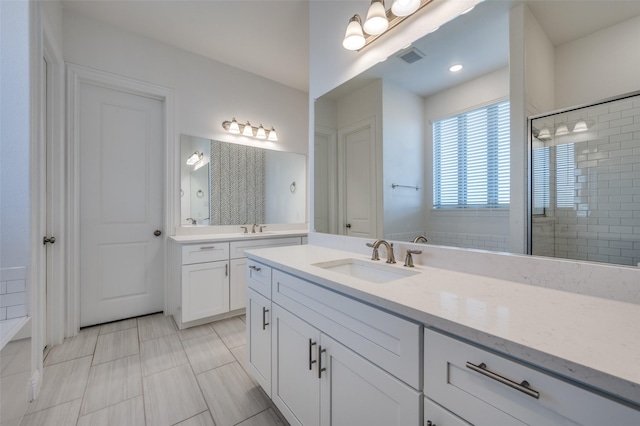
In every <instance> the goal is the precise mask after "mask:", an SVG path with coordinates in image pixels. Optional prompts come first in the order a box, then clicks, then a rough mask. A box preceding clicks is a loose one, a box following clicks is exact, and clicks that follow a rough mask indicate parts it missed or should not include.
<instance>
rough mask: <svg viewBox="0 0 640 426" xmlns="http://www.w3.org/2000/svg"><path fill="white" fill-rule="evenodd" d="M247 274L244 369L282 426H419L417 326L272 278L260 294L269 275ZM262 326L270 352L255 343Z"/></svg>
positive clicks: (281, 276) (261, 268)
mask: <svg viewBox="0 0 640 426" xmlns="http://www.w3.org/2000/svg"><path fill="white" fill-rule="evenodd" d="M249 268H250V269H249V274H250V275H249V279H248V280H249V295H248V303H249V305H250V306H251V307H250V309H248V312H250V313H248V317H247V332H248V346H249V349H248V351H249V358H250V361H249V364H250V366H251V367H250V369H251V370H252V373H253V375H254V377H255V378H256V380H257V381H258V382H259V383H260V384H261V386H262V387H263V388H264V389H265V391H266V392H267V393H268V394H269V395H270V396H271V398H272V400H273V402H274V403H275V404H276V406H277V407H278V408H279V409H280V411H281V412H282V413H283V415H284V416H285V418H286V419H287V420H288V422H289V423H290V424H292V425H305V426H312V425H326V426H328V425H354V424H366V425H381V426H382V425H385V426H389V425H402V426H404V425H419V424H420V418H421V415H420V413H421V407H420V406H421V404H422V393H421V392H419V391H418V390H417V387H418V386H419V385H420V363H419V357H420V347H419V342H420V333H421V327H420V325H419V324H415V323H411V322H409V321H406V320H404V319H401V318H399V317H396V316H394V315H390V314H388V313H386V312H383V311H381V310H378V309H375V308H372V307H370V306H367V305H365V304H363V303H360V302H357V301H354V300H352V299H349V298H348V297H346V296H343V295H340V294H338V293H335V292H332V291H330V290H327V289H326V288H323V287H321V286H319V285H317V284H314V283H310V282H308V281H305V280H302V279H300V278H297V277H294V276H292V275H289V274H286V273H284V272H282V271H279V270H273V271H272V272H271V283H270V284H271V285H270V286H269V288H267V285H266V283H265V279H264V278H265V276H266V275H267V273H265V271H269V270H270V268H269V267H268V266H266V265H262V264H260V263H257V262H254V261H253V260H250V261H249ZM252 275H253V276H255V278H252ZM254 287H255V288H254ZM268 290H270V294H271V300H270V301H268V300H266V298H265V297H264V295H265V293H269V291H268ZM269 302H270V303H271V310H270V312H268V313H267V314H266V315H265V314H263V312H264V311H263V310H262V309H264V308H265V307H266V306H268V303H269ZM254 306H255V308H254ZM263 318H264V320H263ZM265 323H268V325H267V326H266V327H265V328H267V329H269V330H270V333H271V343H270V345H269V344H266V343H265V342H264V341H263V340H262V339H263V337H262V336H260V332H261V327H263V326H264V324H265ZM254 336H257V337H256V338H255V339H254ZM265 352H270V353H271V371H270V373H271V386H270V388H269V387H268V385H267V387H265V383H267V382H268V380H265V379H264V377H265V376H266V374H267V372H265V369H263V368H260V367H259V364H260V363H261V362H262V358H261V355H260V354H264V353H265ZM394 374H399V375H401V376H404V377H405V378H406V379H408V380H407V381H409V382H412V383H413V384H414V385H415V387H416V388H413V387H411V386H409V385H408V384H407V383H405V382H403V381H402V380H400V379H398V378H397V377H394Z"/></svg>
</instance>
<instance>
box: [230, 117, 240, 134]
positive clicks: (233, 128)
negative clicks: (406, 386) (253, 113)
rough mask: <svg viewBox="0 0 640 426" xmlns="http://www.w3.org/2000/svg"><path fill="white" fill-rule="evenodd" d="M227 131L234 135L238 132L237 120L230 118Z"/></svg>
mask: <svg viewBox="0 0 640 426" xmlns="http://www.w3.org/2000/svg"><path fill="white" fill-rule="evenodd" d="M229 133H233V134H234V135H239V134H240V126H238V122H237V121H236V119H235V118H234V119H233V120H231V124H229Z"/></svg>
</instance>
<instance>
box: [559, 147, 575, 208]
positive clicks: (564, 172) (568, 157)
mask: <svg viewBox="0 0 640 426" xmlns="http://www.w3.org/2000/svg"><path fill="white" fill-rule="evenodd" d="M575 170H576V164H575V149H574V144H572V143H567V144H562V145H557V146H556V197H558V198H557V201H556V205H557V206H558V208H563V207H564V208H575V207H576V206H575V199H576V198H575V181H576V176H575Z"/></svg>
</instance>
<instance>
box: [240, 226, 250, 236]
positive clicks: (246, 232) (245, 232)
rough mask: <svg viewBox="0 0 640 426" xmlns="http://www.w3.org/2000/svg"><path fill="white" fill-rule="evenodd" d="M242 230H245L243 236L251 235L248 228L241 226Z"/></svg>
mask: <svg viewBox="0 0 640 426" xmlns="http://www.w3.org/2000/svg"><path fill="white" fill-rule="evenodd" d="M240 228H241V229H244V232H243V234H248V233H249V231H247V227H246V226H241V227H240Z"/></svg>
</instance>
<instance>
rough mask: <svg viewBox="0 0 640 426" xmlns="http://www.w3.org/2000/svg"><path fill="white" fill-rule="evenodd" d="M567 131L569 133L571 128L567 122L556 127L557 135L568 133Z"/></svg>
mask: <svg viewBox="0 0 640 426" xmlns="http://www.w3.org/2000/svg"><path fill="white" fill-rule="evenodd" d="M567 133H569V128H568V127H567V125H566V124H561V125H560V126H558V128H557V129H556V136H562V135H566V134H567Z"/></svg>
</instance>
